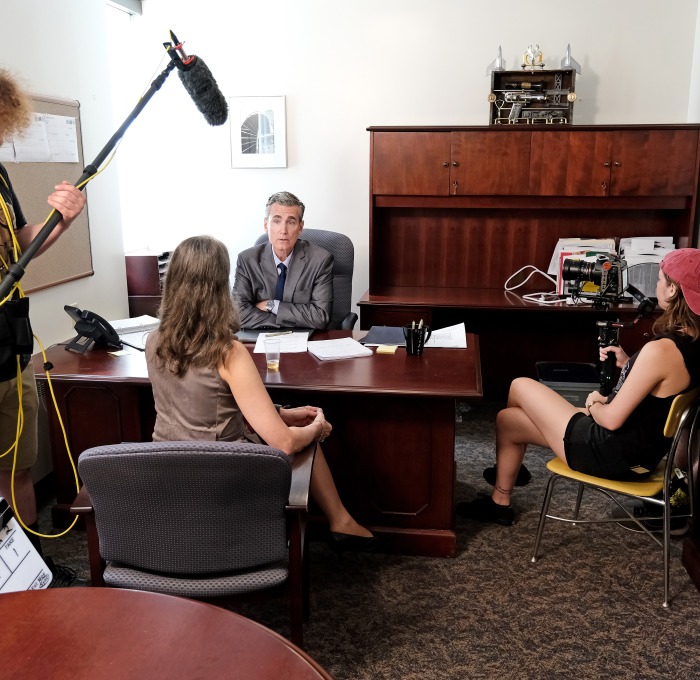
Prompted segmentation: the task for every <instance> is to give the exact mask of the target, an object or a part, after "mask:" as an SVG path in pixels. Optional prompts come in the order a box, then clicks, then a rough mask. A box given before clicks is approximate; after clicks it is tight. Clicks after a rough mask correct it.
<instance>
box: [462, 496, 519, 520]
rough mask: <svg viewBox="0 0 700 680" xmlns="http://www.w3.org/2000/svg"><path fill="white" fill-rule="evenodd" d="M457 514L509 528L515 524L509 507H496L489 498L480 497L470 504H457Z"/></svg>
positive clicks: (513, 515) (513, 514) (511, 509)
mask: <svg viewBox="0 0 700 680" xmlns="http://www.w3.org/2000/svg"><path fill="white" fill-rule="evenodd" d="M457 514H458V515H459V516H460V517H466V518H467V519H475V520H477V521H478V522H494V523H495V524H500V525H502V526H504V527H509V526H511V525H512V524H513V522H515V513H514V512H513V508H512V507H511V506H510V505H498V503H494V501H493V499H492V498H491V496H480V497H479V498H477V499H476V500H475V501H471V502H470V503H466V502H462V503H457Z"/></svg>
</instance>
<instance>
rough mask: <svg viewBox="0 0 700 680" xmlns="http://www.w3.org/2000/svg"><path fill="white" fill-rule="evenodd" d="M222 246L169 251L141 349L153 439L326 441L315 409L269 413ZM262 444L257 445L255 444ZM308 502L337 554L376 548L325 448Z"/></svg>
mask: <svg viewBox="0 0 700 680" xmlns="http://www.w3.org/2000/svg"><path fill="white" fill-rule="evenodd" d="M229 275H230V259H229V254H228V251H227V250H226V246H224V244H223V243H221V242H220V241H218V240H217V239H215V238H212V237H211V236H193V237H191V238H188V239H186V240H184V241H183V242H182V243H180V245H178V247H177V248H176V249H175V250H174V252H173V254H172V257H171V258H170V263H169V265H168V273H167V275H166V279H165V286H164V290H163V299H162V303H161V307H160V310H159V317H160V326H159V328H158V330H156V331H154V332H152V333H151V334H150V335H149V337H148V340H147V342H146V361H147V365H148V375H149V377H150V379H151V384H152V385H153V396H154V399H155V405H156V414H157V415H156V424H155V430H154V433H153V439H154V440H156V441H162V440H165V441H175V440H190V439H206V440H222V441H241V440H243V441H245V440H248V441H252V442H255V443H262V442H264V443H266V444H268V445H269V446H273V447H275V448H277V449H280V450H281V451H284V452H285V453H287V454H289V455H292V454H294V453H295V452H297V451H300V450H301V449H303V448H304V447H305V446H307V445H308V444H310V443H311V442H313V441H319V442H322V441H323V440H324V439H325V438H326V437H328V436H329V435H330V434H331V431H332V429H333V428H332V426H331V424H330V423H329V422H328V421H327V420H326V418H325V416H324V414H323V411H322V409H320V408H317V407H314V406H302V407H299V408H290V409H285V408H282V409H279V411H278V410H277V409H276V408H275V405H274V404H273V403H272V400H271V399H270V397H269V395H268V393H267V391H266V389H265V386H264V384H263V382H262V380H261V379H260V374H259V373H258V369H257V368H256V366H255V363H254V362H253V359H252V358H251V356H250V353H249V351H248V350H247V349H246V348H245V347H244V346H243V345H242V344H241V343H240V342H238V340H237V339H236V333H237V331H238V330H239V321H238V311H237V309H236V307H235V305H234V303H233V300H232V297H231V292H230V282H229ZM261 440H262V442H261ZM311 496H312V498H313V499H314V501H315V502H316V503H317V504H318V506H319V507H320V509H321V510H322V511H323V513H324V514H325V515H326V517H327V518H328V522H329V524H330V530H331V539H332V541H331V547H333V548H334V549H335V550H336V551H343V550H365V551H366V550H373V549H374V548H376V543H377V540H376V538H375V537H373V536H372V534H371V532H369V531H368V530H367V529H365V528H364V527H362V526H361V525H359V524H358V523H357V522H356V521H355V520H354V519H353V518H352V516H351V515H350V514H349V513H348V511H347V510H346V508H345V506H344V505H343V503H342V501H341V500H340V497H339V496H338V492H337V490H336V487H335V483H334V482H333V477H332V476H331V472H330V469H329V467H328V464H327V462H326V459H325V457H324V455H323V452H322V450H321V447H320V446H319V447H318V448H317V449H316V458H315V461H314V468H313V473H312V476H311Z"/></svg>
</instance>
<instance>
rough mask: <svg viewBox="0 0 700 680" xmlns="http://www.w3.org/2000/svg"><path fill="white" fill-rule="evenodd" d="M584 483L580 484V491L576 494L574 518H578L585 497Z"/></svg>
mask: <svg viewBox="0 0 700 680" xmlns="http://www.w3.org/2000/svg"><path fill="white" fill-rule="evenodd" d="M584 488H585V487H584V485H583V484H579V485H578V493H577V494H576V506H575V507H574V519H578V513H579V510H580V509H581V500H582V499H583V489H584Z"/></svg>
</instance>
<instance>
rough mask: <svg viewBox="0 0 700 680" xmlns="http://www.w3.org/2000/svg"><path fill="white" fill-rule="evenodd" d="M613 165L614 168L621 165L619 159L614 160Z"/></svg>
mask: <svg viewBox="0 0 700 680" xmlns="http://www.w3.org/2000/svg"><path fill="white" fill-rule="evenodd" d="M613 165H614V166H615V167H616V168H619V167H620V166H621V165H622V163H620V161H615V162H614V163H613Z"/></svg>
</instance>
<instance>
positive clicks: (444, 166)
mask: <svg viewBox="0 0 700 680" xmlns="http://www.w3.org/2000/svg"><path fill="white" fill-rule="evenodd" d="M442 167H443V168H449V167H450V161H442Z"/></svg>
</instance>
